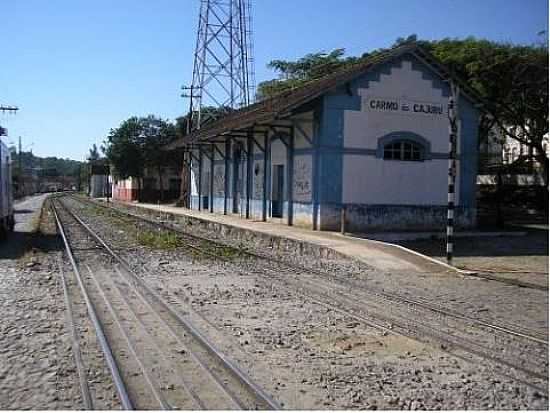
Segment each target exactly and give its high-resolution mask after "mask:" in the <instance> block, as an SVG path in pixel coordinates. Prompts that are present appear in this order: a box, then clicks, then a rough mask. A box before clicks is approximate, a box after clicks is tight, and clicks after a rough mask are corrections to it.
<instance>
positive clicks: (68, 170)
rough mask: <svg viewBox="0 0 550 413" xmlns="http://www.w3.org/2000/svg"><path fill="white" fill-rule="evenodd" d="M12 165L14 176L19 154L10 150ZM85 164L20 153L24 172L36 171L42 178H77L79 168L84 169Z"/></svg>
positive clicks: (30, 153) (16, 171)
mask: <svg viewBox="0 0 550 413" xmlns="http://www.w3.org/2000/svg"><path fill="white" fill-rule="evenodd" d="M11 156H12V163H13V171H14V174H15V175H17V174H18V172H19V153H15V151H14V150H13V148H12V153H11ZM85 165H86V162H81V161H74V160H72V159H62V158H56V157H54V156H48V157H45V158H42V157H40V156H35V155H33V154H32V152H22V153H21V167H22V168H23V170H24V171H28V170H31V169H34V170H36V169H38V170H41V171H39V174H40V175H44V176H78V172H79V166H82V169H85V168H84V166H85Z"/></svg>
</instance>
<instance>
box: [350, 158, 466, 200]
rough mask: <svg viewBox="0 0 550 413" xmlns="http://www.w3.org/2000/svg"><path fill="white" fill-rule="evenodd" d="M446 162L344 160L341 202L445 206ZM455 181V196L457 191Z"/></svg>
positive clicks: (371, 159)
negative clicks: (342, 199) (342, 197)
mask: <svg viewBox="0 0 550 413" xmlns="http://www.w3.org/2000/svg"><path fill="white" fill-rule="evenodd" d="M447 167H448V166H447V160H432V161H426V162H399V161H384V160H383V159H376V158H373V157H367V156H362V155H345V156H344V173H345V174H346V175H345V176H346V178H345V181H344V194H343V196H344V202H345V203H357V204H375V205H376V204H379V205H445V204H446V203H447ZM458 186H459V182H458V181H457V189H456V194H457V197H458V193H459V191H460V188H459V187H458Z"/></svg>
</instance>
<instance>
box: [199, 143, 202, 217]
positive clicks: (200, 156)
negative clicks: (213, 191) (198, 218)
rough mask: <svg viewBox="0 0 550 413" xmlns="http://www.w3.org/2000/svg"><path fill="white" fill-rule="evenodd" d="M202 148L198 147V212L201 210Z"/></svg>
mask: <svg viewBox="0 0 550 413" xmlns="http://www.w3.org/2000/svg"><path fill="white" fill-rule="evenodd" d="M202 166H203V165H202V146H199V182H198V186H199V190H198V193H199V211H201V210H202Z"/></svg>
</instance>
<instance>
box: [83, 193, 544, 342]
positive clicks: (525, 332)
mask: <svg viewBox="0 0 550 413" xmlns="http://www.w3.org/2000/svg"><path fill="white" fill-rule="evenodd" d="M73 199H76V200H77V201H79V202H88V203H90V204H92V205H94V206H99V207H101V208H105V209H108V210H111V211H115V212H116V213H118V214H121V215H125V216H127V217H129V218H132V219H136V220H139V221H143V222H145V223H147V224H150V225H152V226H155V227H160V228H163V229H166V230H168V231H171V232H175V233H177V234H178V235H180V236H183V237H185V238H187V239H188V240H190V242H188V243H186V246H188V247H189V248H191V249H193V250H194V251H197V252H200V253H202V254H204V255H207V256H210V257H212V258H215V259H218V260H225V261H231V260H230V259H226V258H224V256H223V255H220V254H219V253H217V252H212V251H210V250H207V249H206V248H204V247H203V245H201V244H204V243H207V244H209V246H212V245H213V246H214V247H218V248H220V249H227V248H229V249H233V250H234V251H235V253H236V254H240V255H247V256H249V257H251V258H256V259H259V260H263V261H266V262H271V263H274V264H277V265H278V266H279V267H283V268H286V269H289V270H292V271H299V272H303V273H307V274H314V275H318V276H321V277H324V278H325V279H327V280H331V281H337V282H340V283H343V284H345V285H347V286H349V287H352V288H358V289H364V288H365V286H364V285H362V284H361V282H358V281H356V280H354V279H353V274H350V277H341V276H334V275H333V274H331V273H330V272H327V271H322V270H319V269H316V268H310V267H304V266H301V265H298V264H296V263H293V262H289V261H285V260H281V259H278V258H274V257H272V256H269V255H265V254H262V253H260V252H257V251H252V250H249V249H242V248H238V247H235V246H232V245H228V244H227V243H221V242H220V241H219V240H214V239H211V238H207V237H204V236H200V235H197V234H191V233H189V232H186V231H184V230H182V229H181V228H178V227H176V226H174V225H171V224H169V223H166V222H162V221H160V222H159V221H156V220H153V219H150V218H148V217H146V216H143V215H137V214H132V213H130V212H127V211H123V210H120V209H118V208H114V207H110V206H106V205H104V204H101V203H97V202H93V201H91V200H84V199H82V198H76V197H74V198H73ZM369 293H372V294H375V295H378V296H380V297H382V298H384V299H388V300H391V301H395V302H400V303H405V304H407V305H410V306H416V307H420V308H423V309H426V310H429V311H431V312H434V313H438V314H441V315H442V316H446V317H450V318H456V319H459V320H464V321H468V322H469V323H472V324H475V325H478V326H481V327H484V328H487V329H489V330H493V331H495V332H498V333H502V334H507V335H511V336H515V337H519V338H522V339H525V340H527V341H532V342H535V343H539V344H542V345H546V346H548V337H547V336H546V335H545V334H543V333H540V332H537V331H532V330H529V329H527V328H524V327H521V326H517V325H511V324H507V323H503V322H498V323H496V322H493V321H491V320H484V319H483V318H475V317H472V316H469V315H467V314H462V313H459V312H457V311H454V310H452V309H449V308H445V307H443V306H440V305H434V304H433V303H429V302H427V301H425V300H421V299H412V298H409V297H405V296H403V295H398V294H395V293H391V292H388V291H385V290H384V289H380V288H376V287H373V286H369Z"/></svg>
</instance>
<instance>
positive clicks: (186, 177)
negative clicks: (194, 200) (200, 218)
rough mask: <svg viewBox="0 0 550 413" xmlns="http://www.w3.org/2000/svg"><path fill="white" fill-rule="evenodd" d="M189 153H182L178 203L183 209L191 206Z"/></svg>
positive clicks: (186, 151)
mask: <svg viewBox="0 0 550 413" xmlns="http://www.w3.org/2000/svg"><path fill="white" fill-rule="evenodd" d="M191 162H192V161H191V152H190V151H188V150H185V151H184V152H183V161H182V169H181V186H180V203H181V206H183V207H184V208H190V206H191Z"/></svg>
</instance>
